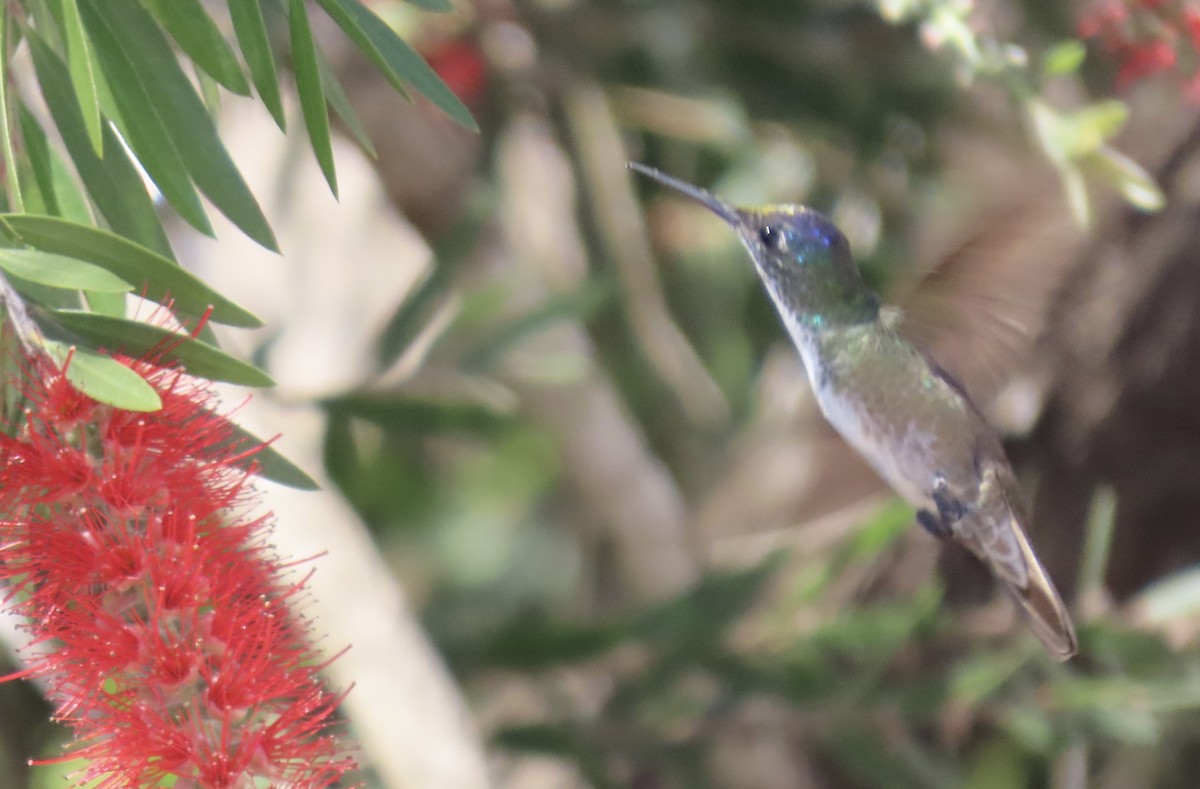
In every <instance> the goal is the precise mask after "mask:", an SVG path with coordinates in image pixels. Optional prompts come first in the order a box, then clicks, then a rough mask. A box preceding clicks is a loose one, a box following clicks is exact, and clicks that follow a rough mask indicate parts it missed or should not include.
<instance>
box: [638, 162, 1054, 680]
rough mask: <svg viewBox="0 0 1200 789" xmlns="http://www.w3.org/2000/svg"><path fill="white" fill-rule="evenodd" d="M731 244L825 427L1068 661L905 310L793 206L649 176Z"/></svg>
mask: <svg viewBox="0 0 1200 789" xmlns="http://www.w3.org/2000/svg"><path fill="white" fill-rule="evenodd" d="M629 167H630V169H632V170H635V171H636V172H638V173H641V174H642V175H645V176H648V177H649V178H652V179H653V180H655V181H657V182H659V183H660V184H662V185H664V186H667V187H669V188H671V189H674V190H675V191H677V192H680V193H682V194H683V195H685V196H686V197H688V198H690V199H692V200H693V201H695V202H697V203H699V204H700V205H702V206H704V207H705V208H707V209H708V210H710V211H712V212H713V213H714V214H716V215H717V216H718V217H720V218H721V219H723V220H725V222H726V223H728V224H729V225H730V226H731V227H732V228H733V229H734V230H735V231H736V232H737V234H738V237H739V238H740V239H741V241H742V244H743V245H744V246H745V248H746V250H747V251H748V252H749V254H750V257H751V259H752V260H753V261H754V268H755V270H756V271H757V273H758V276H759V278H760V279H761V280H762V283H763V285H764V286H765V288H766V291H767V294H768V295H769V296H770V298H771V301H772V302H774V304H775V307H776V309H777V310H778V312H779V316H780V318H781V319H782V321H783V324H784V326H785V327H786V328H787V331H788V334H789V335H790V336H791V339H792V342H793V343H794V344H795V346H796V349H797V350H798V351H799V353H800V356H801V358H802V360H803V362H804V367H805V370H806V372H807V374H808V379H809V382H810V384H811V385H812V389H813V392H814V394H815V395H816V399H817V402H818V404H819V406H820V409H821V412H822V413H823V414H824V416H825V418H826V419H827V420H828V421H829V422H830V424H832V425H833V427H834V428H835V429H836V430H837V431H838V433H840V434H841V435H842V437H843V438H845V439H846V441H847V442H848V443H849V444H850V445H851V446H852V447H854V449H855V450H857V451H858V452H859V453H860V454H861V455H862V456H863V458H864V459H865V460H866V461H867V462H868V463H869V464H870V465H871V466H872V468H874V469H875V471H876V472H877V473H878V474H879V475H880V476H881V477H882V478H883V479H884V480H885V481H886V482H887V483H888V484H889V485H890V486H891V487H892V488H893V489H894V490H895V491H896V492H897V493H898V494H899V495H900V496H901V497H903V498H904V499H905V500H906V501H907V502H908V503H909V504H911V505H912V506H913V507H915V508H916V518H917V521H918V523H920V524H921V526H923V527H924V528H925V530H926V531H928V532H929V533H930V534H932V535H933V536H934V537H936V538H938V539H940V540H952V541H954V542H957V543H959V544H960V545H962V546H964V547H966V548H967V549H968V550H969V551H970V552H971V553H973V554H974V555H975V556H976V557H978V558H979V559H980V560H981V561H982V562H983V563H984V564H985V565H986V566H987V567H988V569H989V570H990V571H991V572H992V574H993V575H994V576H995V577H996V579H997V580H998V581H999V582H1000V583H1001V585H1002V586H1003V587H1004V588H1005V589H1006V590H1007V591H1008V592H1009V593H1010V594H1011V596H1012V597H1013V598H1014V599H1015V600H1016V602H1017V603H1018V604H1019V605H1020V607H1021V608H1022V609H1023V610H1024V612H1025V614H1026V616H1027V619H1028V621H1029V623H1030V626H1031V628H1032V630H1033V632H1034V633H1035V634H1036V635H1037V636H1038V638H1039V639H1040V640H1041V641H1042V643H1043V644H1044V645H1045V646H1046V649H1047V651H1048V652H1049V653H1050V654H1051V655H1053V656H1054V657H1056V658H1058V659H1059V660H1066V659H1068V658H1070V657H1071V656H1072V655H1074V654H1075V652H1076V649H1077V641H1076V637H1075V628H1074V626H1073V625H1072V623H1071V617H1070V615H1069V614H1068V613H1067V610H1066V606H1064V605H1063V602H1062V598H1061V597H1059V594H1058V591H1057V590H1056V589H1055V587H1054V583H1053V582H1052V581H1051V580H1050V577H1049V575H1048V574H1047V573H1046V571H1045V569H1044V568H1043V567H1042V565H1041V562H1039V561H1038V558H1037V555H1036V554H1035V553H1034V550H1033V547H1032V546H1031V545H1030V543H1029V539H1028V538H1027V537H1026V536H1025V530H1024V523H1025V522H1026V515H1025V511H1024V506H1023V502H1022V498H1021V492H1020V488H1019V485H1018V483H1017V479H1016V475H1015V474H1014V472H1013V469H1012V466H1011V465H1010V463H1009V461H1008V458H1007V457H1006V455H1005V453H1004V448H1003V446H1002V445H1001V443H1000V439H999V436H998V435H997V434H996V431H995V430H994V429H993V428H992V427H991V426H990V425H989V424H988V422H987V421H986V420H985V418H984V417H983V415H982V414H981V413H980V411H979V409H978V408H977V407H976V405H975V404H974V403H973V402H972V400H971V398H970V397H969V396H968V394H967V392H966V391H965V389H964V388H963V387H962V386H961V385H959V383H958V382H957V381H956V380H955V379H954V378H953V377H952V376H951V375H950V374H949V373H948V372H946V371H945V370H944V369H943V368H942V367H940V366H939V365H938V364H937V362H936V361H934V360H933V359H932V358H931V357H930V356H929V355H928V354H926V353H925V352H924V351H923V350H922V349H921V348H920V347H918V345H917V344H915V343H914V342H912V341H910V340H909V339H908V338H906V336H905V335H904V333H903V332H902V331H901V327H902V313H901V311H900V310H899V309H897V308H895V307H890V306H887V305H885V304H883V303H882V301H881V299H880V297H879V295H878V294H877V293H876V292H875V291H873V290H872V289H871V288H869V287H868V286H867V285H866V284H865V283H864V282H863V280H862V277H861V275H860V273H859V270H858V265H857V263H856V262H855V260H854V257H853V256H852V255H851V251H850V244H849V242H848V241H847V240H846V237H845V235H843V234H842V232H841V231H840V230H839V229H838V228H837V227H836V226H835V225H834V224H833V222H831V221H830V220H829V219H828V218H826V217H825V216H824V215H823V214H821V213H820V212H818V211H815V210H813V209H811V208H808V207H806V206H802V205H792V204H784V205H769V206H763V207H758V208H737V207H734V206H731V205H728V204H726V203H725V202H723V201H722V200H720V199H719V198H717V197H716V196H714V195H712V194H711V193H709V192H707V191H705V190H703V189H701V188H699V187H697V186H693V185H692V184H689V183H687V182H685V181H681V180H679V179H677V178H674V177H673V176H670V175H667V174H666V173H663V172H662V171H660V170H657V169H655V168H652V167H649V166H646V165H643V164H639V163H636V162H631V163H630V164H629Z"/></svg>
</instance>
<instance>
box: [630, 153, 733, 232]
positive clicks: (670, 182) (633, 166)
mask: <svg viewBox="0 0 1200 789" xmlns="http://www.w3.org/2000/svg"><path fill="white" fill-rule="evenodd" d="M625 166H626V167H628V168H629V169H630V170H633V171H634V172H638V173H641V174H642V175H644V176H646V177H648V178H653V179H654V180H655V181H658V182H659V183H660V184H662V185H663V186H669V187H670V188H672V189H674V190H675V191H676V192H680V193H681V194H684V195H686V196H687V197H690V198H691V199H693V200H695V201H696V202H697V203H699V204H700V205H702V206H704V207H705V208H707V209H708V210H709V211H712V212H713V213H714V214H716V215H717V216H719V217H721V218H722V219H724V220H725V221H726V222H728V223H730V224H731V225H735V226H736V225H737V224H738V223H739V221H740V219H739V217H738V212H737V211H736V210H734V209H733V208H732V207H731V206H728V205H726V204H725V203H723V202H722V201H721V200H719V199H717V197H716V195H714V194H712V193H711V192H707V191H705V190H703V189H701V188H700V187H698V186H692V185H691V184H689V183H688V182H687V181H681V180H679V179H678V178H675V177H674V176H671V175H667V174H666V173H664V172H663V171H662V170H659V169H657V168H654V167H650V166H649V165H645V164H642V163H641V162H627V163H626V165H625Z"/></svg>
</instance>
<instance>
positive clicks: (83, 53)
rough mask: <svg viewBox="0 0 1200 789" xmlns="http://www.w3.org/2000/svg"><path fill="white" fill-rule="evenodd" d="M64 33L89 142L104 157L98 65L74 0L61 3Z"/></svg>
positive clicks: (76, 94)
mask: <svg viewBox="0 0 1200 789" xmlns="http://www.w3.org/2000/svg"><path fill="white" fill-rule="evenodd" d="M62 20H63V27H64V28H65V29H64V30H63V33H64V34H65V38H66V40H67V68H68V70H69V71H70V72H71V85H73V86H74V88H75V96H76V98H77V99H78V100H79V108H80V110H81V111H82V112H83V123H84V126H85V127H86V128H87V133H88V139H89V140H91V142H92V150H93V151H95V152H96V155H97V156H103V155H104V138H103V135H101V133H100V121H101V119H100V99H99V98H98V96H97V94H96V62H95V61H94V60H93V58H92V45H91V42H89V41H88V36H87V32H86V31H85V30H84V29H83V20H82V19H80V18H79V6H78V5H76V3H75V0H62Z"/></svg>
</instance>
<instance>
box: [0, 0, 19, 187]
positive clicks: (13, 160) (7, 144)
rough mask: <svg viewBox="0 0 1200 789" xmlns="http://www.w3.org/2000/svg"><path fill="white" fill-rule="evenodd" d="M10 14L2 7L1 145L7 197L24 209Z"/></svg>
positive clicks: (0, 72) (0, 71)
mask: <svg viewBox="0 0 1200 789" xmlns="http://www.w3.org/2000/svg"><path fill="white" fill-rule="evenodd" d="M8 15H9V8H8V6H7V5H6V6H4V8H3V9H0V147H2V148H3V158H4V169H5V173H6V175H7V177H8V180H9V191H8V193H7V194H6V195H5V197H7V198H8V199H9V200H11V201H12V206H13V210H15V211H24V210H25V205H24V197H23V195H22V194H21V181H20V169H19V168H18V167H17V156H16V152H15V149H14V148H13V139H12V130H13V124H12V122H11V120H12V118H13V114H12V100H13V99H12V97H11V96H10V95H9V92H8V86H9V79H10V77H9V71H8V69H9V63H8V53H9V49H10V47H11V46H12V33H11V30H12V25H11V20H10V19H9V16H8Z"/></svg>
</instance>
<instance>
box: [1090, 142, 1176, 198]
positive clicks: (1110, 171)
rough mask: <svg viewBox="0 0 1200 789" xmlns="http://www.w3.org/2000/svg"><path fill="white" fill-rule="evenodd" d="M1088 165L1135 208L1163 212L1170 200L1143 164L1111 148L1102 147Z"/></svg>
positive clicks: (1091, 157)
mask: <svg viewBox="0 0 1200 789" xmlns="http://www.w3.org/2000/svg"><path fill="white" fill-rule="evenodd" d="M1084 164H1085V165H1086V166H1087V167H1088V169H1089V170H1091V171H1092V172H1095V173H1096V174H1098V175H1100V176H1101V177H1102V178H1104V179H1105V180H1107V181H1109V182H1110V183H1112V184H1113V185H1114V186H1116V187H1117V189H1119V190H1120V192H1121V196H1122V197H1124V198H1125V200H1126V201H1128V202H1129V204H1130V205H1132V206H1134V207H1135V208H1140V209H1141V210H1143V211H1159V210H1161V209H1162V207H1163V206H1164V205H1166V202H1167V198H1166V196H1165V195H1164V194H1163V192H1162V189H1160V188H1159V186H1158V184H1157V183H1155V182H1154V178H1153V177H1152V176H1151V175H1150V174H1149V173H1148V172H1146V171H1145V169H1143V168H1142V166H1141V165H1140V164H1138V163H1137V162H1135V161H1134V160H1133V159H1130V158H1129V157H1128V156H1126V155H1125V154H1123V153H1121V152H1120V151H1118V150H1116V149H1114V148H1110V147H1109V146H1107V145H1104V146H1101V147H1100V148H1099V149H1098V150H1097V151H1095V153H1094V154H1093V155H1092V156H1090V157H1088V158H1087V159H1086V160H1085V162H1084Z"/></svg>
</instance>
